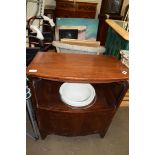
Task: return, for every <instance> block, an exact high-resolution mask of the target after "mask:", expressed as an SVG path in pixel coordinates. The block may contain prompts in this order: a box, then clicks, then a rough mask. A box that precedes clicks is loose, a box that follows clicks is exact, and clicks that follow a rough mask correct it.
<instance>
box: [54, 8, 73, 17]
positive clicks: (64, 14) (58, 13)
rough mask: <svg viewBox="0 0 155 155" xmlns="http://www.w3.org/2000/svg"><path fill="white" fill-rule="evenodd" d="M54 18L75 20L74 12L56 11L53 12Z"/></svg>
mask: <svg viewBox="0 0 155 155" xmlns="http://www.w3.org/2000/svg"><path fill="white" fill-rule="evenodd" d="M55 15H56V17H61V18H69V17H70V18H75V11H72V10H59V9H58V10H56V12H55Z"/></svg>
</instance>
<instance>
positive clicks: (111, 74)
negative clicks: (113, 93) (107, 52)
mask: <svg viewBox="0 0 155 155" xmlns="http://www.w3.org/2000/svg"><path fill="white" fill-rule="evenodd" d="M124 72H125V73H126V74H123V73H124ZM26 73H27V75H28V76H32V77H39V78H45V79H50V80H55V81H68V82H84V83H110V82H118V81H124V80H128V68H127V67H126V66H124V65H123V64H122V63H121V61H119V60H117V59H116V58H115V57H112V56H103V55H85V54H66V53H54V52H38V53H37V55H36V56H35V58H34V59H33V61H32V62H31V64H30V65H29V66H28V67H27V71H26Z"/></svg>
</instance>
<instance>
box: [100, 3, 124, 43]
mask: <svg viewBox="0 0 155 155" xmlns="http://www.w3.org/2000/svg"><path fill="white" fill-rule="evenodd" d="M123 1H124V0H118V1H115V0H102V2H101V9H100V13H99V15H98V18H99V26H98V35H97V40H99V41H100V42H101V45H104V44H105V40H106V36H107V30H108V25H107V24H106V22H105V20H106V19H107V18H109V19H117V20H121V19H122V16H121V10H122V4H123Z"/></svg>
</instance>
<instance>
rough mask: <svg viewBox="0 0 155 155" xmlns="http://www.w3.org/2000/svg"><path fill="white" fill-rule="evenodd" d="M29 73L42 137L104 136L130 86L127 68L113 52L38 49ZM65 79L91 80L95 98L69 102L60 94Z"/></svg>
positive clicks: (89, 81)
mask: <svg viewBox="0 0 155 155" xmlns="http://www.w3.org/2000/svg"><path fill="white" fill-rule="evenodd" d="M124 72H125V74H123V73H124ZM27 76H28V77H29V79H30V87H31V91H32V103H33V107H34V111H35V114H36V118H37V123H38V128H39V131H40V135H41V138H42V139H44V138H45V137H46V136H47V135H49V134H58V135H65V136H80V135H88V134H94V133H99V134H100V136H101V137H104V135H105V133H106V131H107V129H108V128H109V126H110V124H111V121H112V119H113V117H114V114H115V113H116V111H117V109H118V107H119V105H120V103H121V100H122V99H123V97H124V95H125V93H126V91H127V90H128V68H127V67H125V66H124V65H123V64H122V63H121V62H120V61H119V60H117V59H116V58H114V57H112V56H104V55H85V54H65V53H53V52H38V54H37V55H36V56H35V58H34V59H33V61H32V62H31V64H30V65H29V66H28V67H27ZM63 82H80V83H91V84H92V85H93V87H94V88H95V91H96V100H95V102H94V103H93V104H92V105H91V106H88V107H84V108H76V109H73V108H71V107H69V106H67V105H66V104H64V103H63V102H62V101H61V99H60V95H59V88H60V86H61V84H62V83H63Z"/></svg>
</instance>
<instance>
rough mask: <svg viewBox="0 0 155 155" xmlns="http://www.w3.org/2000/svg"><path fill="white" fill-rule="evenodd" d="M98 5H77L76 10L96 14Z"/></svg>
mask: <svg viewBox="0 0 155 155" xmlns="http://www.w3.org/2000/svg"><path fill="white" fill-rule="evenodd" d="M96 6H97V4H96V3H77V5H76V9H77V10H79V11H94V12H96Z"/></svg>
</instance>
